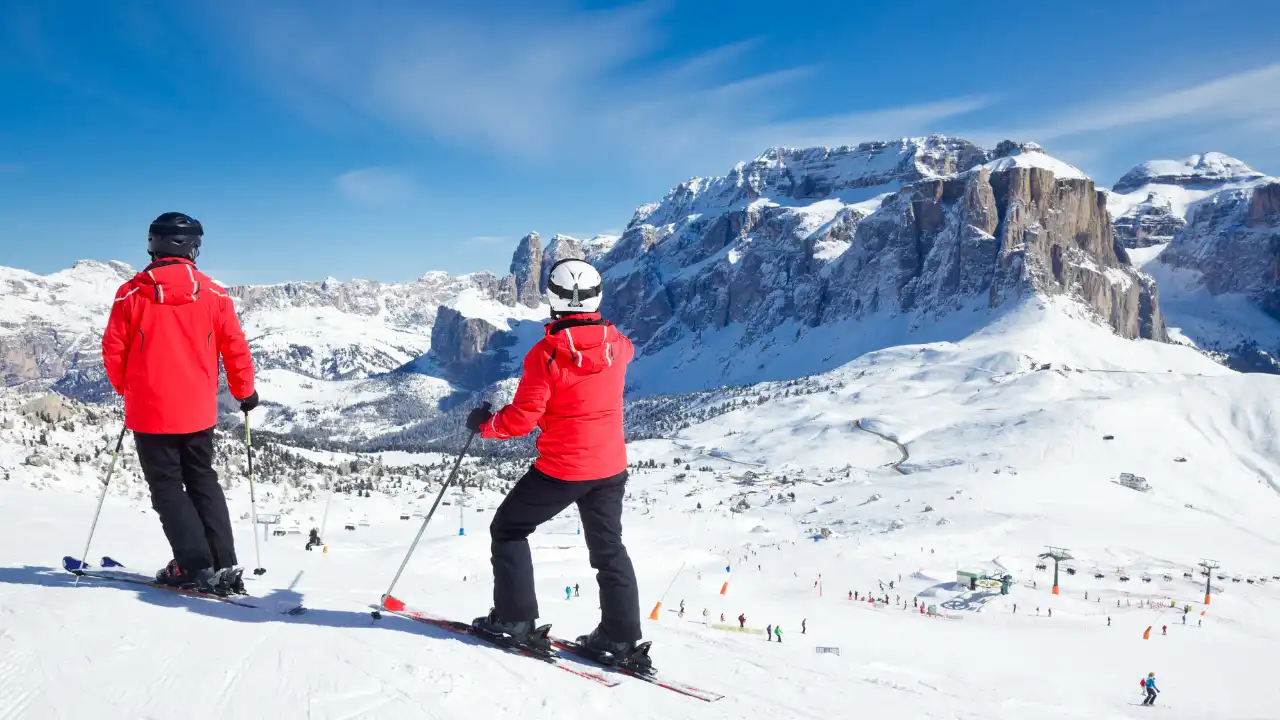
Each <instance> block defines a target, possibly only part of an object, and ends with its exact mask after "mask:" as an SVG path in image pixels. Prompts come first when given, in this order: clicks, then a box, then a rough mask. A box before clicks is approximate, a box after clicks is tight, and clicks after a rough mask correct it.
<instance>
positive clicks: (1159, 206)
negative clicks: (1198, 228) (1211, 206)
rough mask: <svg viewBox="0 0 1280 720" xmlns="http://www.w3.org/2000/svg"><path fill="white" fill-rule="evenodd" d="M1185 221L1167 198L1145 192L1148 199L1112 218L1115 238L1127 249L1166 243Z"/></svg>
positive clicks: (1155, 193)
mask: <svg viewBox="0 0 1280 720" xmlns="http://www.w3.org/2000/svg"><path fill="white" fill-rule="evenodd" d="M1186 224H1187V221H1186V220H1185V219H1183V217H1182V216H1181V215H1179V214H1177V213H1175V212H1174V210H1173V203H1172V202H1171V201H1170V199H1169V198H1168V197H1166V196H1164V195H1161V194H1160V193H1158V192H1148V193H1147V199H1146V200H1143V201H1142V202H1140V203H1137V204H1136V205H1134V206H1132V207H1131V208H1130V209H1129V210H1127V211H1126V212H1125V213H1124V214H1122V215H1120V216H1119V217H1117V218H1116V219H1115V223H1114V226H1115V231H1116V240H1117V241H1118V242H1119V243H1120V244H1121V245H1123V246H1124V247H1128V248H1141V247H1150V246H1151V245H1159V244H1160V243H1167V242H1169V241H1170V240H1172V239H1173V236H1174V235H1175V234H1177V232H1178V231H1179V230H1181V229H1182V228H1183V226H1185V225H1186Z"/></svg>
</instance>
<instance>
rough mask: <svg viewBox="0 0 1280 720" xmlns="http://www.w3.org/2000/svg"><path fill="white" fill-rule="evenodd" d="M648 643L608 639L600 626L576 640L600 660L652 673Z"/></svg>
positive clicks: (632, 669) (647, 673)
mask: <svg viewBox="0 0 1280 720" xmlns="http://www.w3.org/2000/svg"><path fill="white" fill-rule="evenodd" d="M650 644H651V643H648V642H642V643H639V644H636V643H635V642H629V641H623V642H615V641H613V640H610V639H609V636H608V635H606V634H605V632H604V628H601V627H600V626H596V629H595V630H592V631H591V634H590V635H581V636H579V637H578V640H577V645H578V646H579V647H581V648H582V649H584V650H586V651H587V652H589V653H593V654H595V655H596V656H597V659H598V660H599V661H600V662H602V663H604V664H606V665H615V666H617V667H620V668H626V669H627V670H631V671H632V672H637V673H640V674H642V675H649V674H652V673H653V660H652V659H651V658H650V657H649V646H650Z"/></svg>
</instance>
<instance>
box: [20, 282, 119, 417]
mask: <svg viewBox="0 0 1280 720" xmlns="http://www.w3.org/2000/svg"><path fill="white" fill-rule="evenodd" d="M133 274H134V270H133V269H132V268H130V267H129V266H128V265H125V264H124V263H118V262H110V263H102V262H97V261H93V260H82V261H80V262H77V263H76V264H75V266H74V267H72V268H70V269H68V270H63V271H61V272H57V273H54V274H52V275H36V274H34V273H30V272H26V271H23V270H14V269H10V268H0V385H6V386H12V385H23V384H28V383H30V384H33V385H37V386H39V385H49V384H51V383H53V382H56V381H64V382H66V383H67V386H68V387H69V388H75V387H80V388H82V390H83V392H85V393H87V394H90V395H93V396H95V397H97V396H101V395H102V393H103V392H104V390H109V388H107V386H106V379H105V377H104V375H103V372H102V330H103V328H104V327H106V322H107V314H108V313H109V312H110V311H111V301H112V299H113V298H114V297H115V292H116V289H117V288H118V287H119V286H120V284H121V283H123V282H125V281H126V280H128V279H129V278H131V277H133Z"/></svg>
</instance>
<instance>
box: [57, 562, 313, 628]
mask: <svg viewBox="0 0 1280 720" xmlns="http://www.w3.org/2000/svg"><path fill="white" fill-rule="evenodd" d="M124 567H125V566H124V565H123V564H122V563H119V562H116V561H115V560H112V559H111V558H109V557H104V558H102V565H101V566H100V567H99V568H96V569H95V568H94V567H93V566H92V565H89V564H88V563H85V562H82V561H80V560H77V559H75V558H73V557H71V556H67V557H64V558H62V568H63V569H64V570H66V571H67V572H69V573H71V574H72V575H77V576H79V577H85V578H93V579H95V580H108V581H110V582H120V583H127V584H129V585H145V586H147V587H152V588H155V589H157V590H167V591H169V592H173V593H177V594H179V595H186V596H187V597H198V598H205V599H208V600H217V601H218V602H222V603H227V604H228V605H235V606H237V607H243V608H251V609H254V610H266V609H267V608H264V607H262V606H261V605H255V604H253V603H251V602H246V601H244V600H239V599H237V598H235V597H231V596H227V595H219V594H217V593H212V592H205V591H203V590H197V589H195V588H183V587H175V586H173V585H164V584H162V583H158V582H156V581H155V578H152V577H149V576H147V575H143V574H141V573H135V572H130V571H129V570H127V569H124ZM306 610H307V609H306V608H305V607H304V606H302V605H298V606H296V607H292V608H289V609H288V610H285V611H283V612H282V613H281V614H283V615H301V614H302V613H304V612H306Z"/></svg>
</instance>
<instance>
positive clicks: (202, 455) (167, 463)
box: [133, 428, 238, 570]
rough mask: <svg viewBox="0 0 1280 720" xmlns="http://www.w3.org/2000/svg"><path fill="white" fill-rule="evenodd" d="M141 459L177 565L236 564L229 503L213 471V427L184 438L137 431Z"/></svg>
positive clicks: (136, 439)
mask: <svg viewBox="0 0 1280 720" xmlns="http://www.w3.org/2000/svg"><path fill="white" fill-rule="evenodd" d="M133 440H134V444H135V445H136V446H137V448H138V461H139V462H140V463H141V464H142V474H143V476H144V477H145V478H146V479H147V485H148V486H150V488H151V507H153V508H155V511H156V513H158V514H159V515H160V525H161V526H162V527H163V528H164V536H165V537H166V538H168V540H169V547H171V548H172V549H173V559H174V560H177V561H178V567H181V568H183V569H191V570H198V569H200V568H208V567H211V568H215V569H220V568H225V567H231V566H232V565H237V564H238V563H237V561H236V548H235V540H234V538H233V537H232V535H231V514H230V512H228V511H227V499H226V497H225V496H223V494H222V486H221V485H219V484H218V473H217V472H215V471H214V469H213V428H209V429H208V430H202V431H201V432H194V433H186V434H183V435H152V434H149V433H140V432H135V433H134V434H133Z"/></svg>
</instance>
